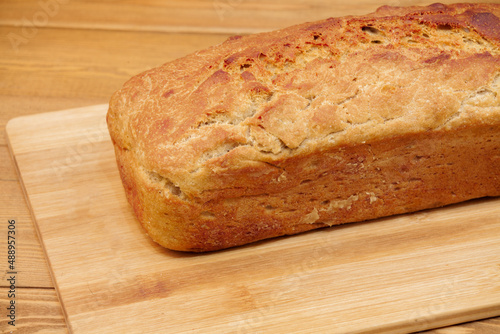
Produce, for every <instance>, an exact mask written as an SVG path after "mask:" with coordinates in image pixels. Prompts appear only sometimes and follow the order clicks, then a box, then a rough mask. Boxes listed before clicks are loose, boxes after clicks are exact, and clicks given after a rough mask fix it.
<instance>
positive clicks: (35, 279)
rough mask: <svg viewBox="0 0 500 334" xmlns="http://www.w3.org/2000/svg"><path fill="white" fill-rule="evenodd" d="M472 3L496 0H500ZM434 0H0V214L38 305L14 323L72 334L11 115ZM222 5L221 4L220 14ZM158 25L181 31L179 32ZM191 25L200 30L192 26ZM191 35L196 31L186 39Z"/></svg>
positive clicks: (482, 329)
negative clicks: (316, 25) (340, 21)
mask: <svg viewBox="0 0 500 334" xmlns="http://www.w3.org/2000/svg"><path fill="white" fill-rule="evenodd" d="M54 2H57V3H59V4H60V6H59V7H58V9H57V10H56V11H55V12H52V13H51V15H50V16H47V15H48V14H47V15H46V14H44V12H45V13H47V12H46V10H44V9H43V8H42V6H43V4H48V3H54ZM442 2H445V3H450V1H442ZM469 2H493V3H494V2H496V0H493V1H469ZM430 3H432V1H427V2H425V1H420V0H417V1H414V0H401V1H395V0H389V1H386V2H383V1H374V0H364V1H351V2H342V1H338V0H333V1H325V0H322V1H319V0H312V1H308V2H304V1H302V0H290V1H286V2H285V1H283V0H278V1H274V2H272V3H270V2H268V1H258V0H252V1H250V0H241V1H240V0H220V1H219V0H213V1H212V0H197V1H184V0H171V1H152V0H148V1H134V0H125V1H124V0H119V1H112V2H111V1H108V2H99V1H82V0H71V1H68V0H41V1H38V0H23V1H17V0H4V1H1V2H0V102H1V103H0V219H1V222H2V224H4V223H5V222H6V221H7V220H8V219H11V218H16V219H17V220H18V224H19V225H18V226H19V229H20V244H19V256H18V261H19V265H20V266H21V267H20V272H19V279H20V283H21V286H22V287H27V289H26V290H23V294H22V295H23V296H24V297H21V298H22V300H19V302H20V303H21V305H24V306H23V308H24V309H29V310H30V313H25V312H21V311H20V313H21V314H22V315H21V319H20V322H19V324H20V326H19V327H18V328H17V329H16V330H15V332H17V333H66V332H67V329H66V328H65V327H64V326H63V324H64V319H63V317H62V312H61V309H60V305H59V303H57V302H56V299H55V296H56V293H55V291H54V290H53V286H54V285H53V283H52V281H51V279H50V275H49V272H48V267H47V264H46V260H45V256H44V254H43V253H42V249H41V246H40V242H39V240H38V238H37V236H36V233H35V230H34V228H33V222H32V218H31V216H30V214H29V210H28V208H27V206H26V204H25V201H24V197H23V194H22V190H21V186H20V184H19V179H18V177H17V176H16V172H15V169H14V166H13V164H12V163H11V161H10V157H9V154H8V149H7V146H6V140H5V138H6V137H5V131H4V129H5V124H6V123H7V121H8V120H9V119H11V118H13V117H16V116H20V115H30V114H36V113H40V112H45V111H51V110H61V109H67V108H73V107H78V106H88V105H94V104H100V103H107V101H108V100H109V96H110V95H111V93H112V92H113V91H114V90H115V89H117V88H118V87H119V86H120V85H121V84H122V83H123V81H125V80H126V79H127V78H128V75H130V74H131V73H132V74H135V73H136V72H138V71H141V70H142V69H146V68H148V67H150V66H154V65H156V64H159V63H162V62H164V61H167V60H169V59H173V58H174V57H176V56H180V55H183V54H187V53H190V52H192V51H194V50H197V49H201V48H204V47H206V46H208V45H211V44H216V43H218V40H220V41H222V40H224V39H225V38H226V37H227V36H228V35H231V34H234V33H238V32H250V31H257V30H259V31H260V30H261V29H262V30H265V29H267V28H269V27H272V28H275V27H276V28H278V27H282V26H286V25H288V24H293V23H297V22H302V21H306V20H313V19H320V18H323V17H326V16H340V15H351V14H362V13H366V12H369V11H372V10H374V9H375V8H376V7H377V6H379V5H382V4H392V5H416V4H430ZM214 5H219V12H218V13H217V11H216V8H215V7H214ZM210 8H213V10H210ZM316 15H318V16H316ZM45 18H47V20H45ZM179 23H180V25H178V24H179ZM266 27H267V28H266ZM30 28H31V29H30ZM155 32H178V33H179V34H178V37H175V36H172V34H170V33H155ZM189 32H191V34H186V33H189ZM193 32H194V33H193ZM210 32H217V33H216V34H213V33H212V34H211V33H210ZM221 32H222V34H220V33H221ZM13 35H17V36H18V37H20V38H21V39H22V40H21V41H20V43H21V44H19V45H18V47H14V46H13V44H12V43H13V42H12V39H11V37H12V36H13ZM174 35H175V34H174ZM184 35H186V36H188V38H183V36H184ZM23 38H24V39H23ZM143 49H144V50H147V51H148V52H143ZM6 240H7V237H6V229H4V228H2V229H1V230H0V249H6ZM6 264H7V263H6V261H1V262H0V272H1V273H2V275H1V277H2V279H3V278H4V277H3V276H4V275H5V274H4V273H5V271H6ZM2 282H3V281H2ZM5 289H6V282H3V283H0V301H1V302H0V305H4V302H8V300H7V298H6V296H7V295H6V291H8V290H5ZM48 289H49V290H48ZM47 292H49V293H51V294H52V296H54V297H53V298H54V299H53V303H51V304H50V306H49V305H48V304H46V303H45V300H46V299H45V297H44V296H45V295H46V293H47ZM45 318H47V319H59V320H57V321H56V322H57V324H52V323H51V324H49V325H43V324H41V323H44V322H43V320H42V319H45ZM498 319H499V318H495V319H491V320H484V321H476V322H473V323H468V324H463V325H456V326H452V327H446V328H444V329H440V330H434V331H429V332H428V333H445V334H455V333H459V334H462V333H475V334H484V333H487V334H491V333H497V332H500V323H499V321H498ZM4 324H5V323H4V322H1V321H0V332H4V330H5V327H4ZM8 329H9V330H10V329H11V328H8Z"/></svg>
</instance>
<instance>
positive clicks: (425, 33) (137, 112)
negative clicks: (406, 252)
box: [107, 4, 500, 251]
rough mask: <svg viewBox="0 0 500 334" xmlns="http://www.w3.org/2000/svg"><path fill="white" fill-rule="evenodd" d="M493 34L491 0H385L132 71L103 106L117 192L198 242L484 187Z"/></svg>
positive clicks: (385, 210) (162, 234)
mask: <svg viewBox="0 0 500 334" xmlns="http://www.w3.org/2000/svg"><path fill="white" fill-rule="evenodd" d="M499 47H500V5H495V4H455V5H442V4H434V5H431V6H428V7H389V6H385V7H381V8H379V9H378V10H377V12H375V13H373V14H370V15H366V16H361V17H342V18H330V19H327V20H323V21H318V22H313V23H304V24H301V25H297V26H293V27H289V28H286V29H282V30H278V31H273V32H269V33H262V34H256V35H249V36H234V37H232V38H229V39H228V40H227V41H225V42H224V43H222V44H220V45H217V46H214V47H211V48H209V49H206V50H203V51H199V52H197V53H195V54H192V55H189V56H187V57H184V58H181V59H178V60H175V61H173V62H170V63H167V64H164V65H163V66H160V67H158V68H154V69H151V70H149V71H146V72H144V73H141V74H139V75H137V76H135V77H133V78H131V79H130V80H129V81H128V82H126V83H125V84H124V86H123V87H122V88H121V89H120V90H119V91H117V92H116V93H115V94H114V95H113V97H112V99H111V101H110V108H109V112H108V115H107V120H108V126H109V130H110V134H111V138H112V140H113V143H114V145H115V151H116V155H117V161H118V166H119V169H120V173H121V177H122V180H123V183H124V186H125V189H126V193H127V197H128V200H129V201H130V203H131V205H132V206H133V207H134V211H135V213H136V215H137V217H138V219H139V221H140V222H141V223H142V225H143V226H144V227H145V229H146V230H147V231H148V233H149V234H150V236H151V237H152V238H153V239H154V240H155V241H157V242H158V243H160V244H162V245H163V246H165V247H168V248H172V249H178V250H189V251H206V250H216V249H221V248H226V247H231V246H236V245H241V244H245V243H248V242H252V241H256V240H260V239H264V238H269V237H274V236H279V235H284V234H294V233H298V232H301V231H305V230H309V229H312V228H317V227H322V226H330V225H335V224H340V223H345V222H351V221H359V220H366V219H372V218H376V217H381V216H385V215H390V214H397V213H404V212H410V211H415V210H420V209H424V208H429V207H435V206H440V205H445V204H450V203H455V202H458V201H463V200H466V199H470V198H474V197H482V196H498V195H499V194H500V184H499V183H500V180H499V178H500V176H499V174H500V168H499V165H500V159H499V146H500V143H499V140H500V139H499V137H500V136H499V128H500V49H499ZM461 178H463V179H461ZM465 188H467V189H465ZM402 196H404V198H401V197H402Z"/></svg>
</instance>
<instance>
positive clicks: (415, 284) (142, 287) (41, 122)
mask: <svg viewBox="0 0 500 334" xmlns="http://www.w3.org/2000/svg"><path fill="white" fill-rule="evenodd" d="M106 110H107V106H106V105H99V106H92V107H87V108H80V109H73V110H66V111H60V112H52V113H44V114H38V115H32V116H24V117H19V118H16V119H13V120H11V121H10V122H9V123H8V125H7V134H8V139H9V145H10V149H11V152H12V154H13V157H14V159H15V162H16V164H17V167H18V170H19V173H20V176H21V178H22V181H23V184H24V190H25V192H26V196H27V199H28V202H29V205H30V207H31V210H32V214H33V217H34V219H35V221H36V224H37V228H38V232H39V236H40V238H41V239H42V244H43V246H44V248H45V252H46V255H47V258H48V261H49V263H50V267H51V271H52V274H53V279H54V281H55V285H56V287H57V290H58V293H59V297H60V299H61V302H62V305H63V308H64V312H65V315H66V318H67V322H68V325H69V328H70V330H71V331H72V332H74V333H188V332H189V333H197V332H198V333H269V332H278V333H294V332H300V333H319V332H322V333H326V332H328V333H370V332H373V333H381V332H383V333H392V332H393V333H404V332H412V331H419V330H424V329H428V328H435V327H439V326H444V325H450V324H455V323H460V322H464V321H471V320H476V319H480V318H485V317H490V316H498V315H500V199H499V198H489V199H480V200H474V201H470V202H466V203H462V204H458V205H454V206H449V207H445V208H440V209H435V210H427V211H423V212H419V213H415V214H408V215H401V216H396V217H390V218H385V219H379V220H377V221H372V222H365V223H356V224H348V225H344V226H338V227H333V228H327V229H321V230H316V231H313V232H309V233H305V234H301V235H297V236H291V237H283V238H278V239H273V240H268V241H263V242H259V243H255V244H252V245H248V246H244V247H239V248H234V249H230V250H225V251H220V252H215V253H208V254H198V255H196V254H185V253H178V252H173V251H168V250H165V249H163V248H161V247H159V246H157V245H155V244H154V243H153V242H151V241H150V239H149V238H148V237H147V235H146V234H145V233H144V231H143V230H142V229H141V227H140V226H139V224H138V223H137V222H136V220H135V218H134V216H133V214H132V211H131V209H130V207H129V205H128V203H127V202H126V199H125V195H124V191H123V188H122V185H121V181H120V178H119V175H118V171H117V168H116V164H115V160H114V153H113V148H112V144H111V142H110V139H109V135H108V132H107V128H106V123H105V113H106Z"/></svg>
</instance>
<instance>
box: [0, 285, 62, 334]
mask: <svg viewBox="0 0 500 334" xmlns="http://www.w3.org/2000/svg"><path fill="white" fill-rule="evenodd" d="M7 291H8V289H6V288H0V305H2V308H3V306H4V305H7V304H8V303H9V302H10V300H9V299H8V298H7ZM16 305H17V307H16V321H15V325H16V326H15V327H12V326H10V325H9V324H8V321H10V319H9V318H7V317H6V316H5V311H3V310H2V317H0V330H1V333H6V334H7V333H16V334H37V333H40V334H42V333H43V334H64V333H67V332H68V330H67V327H66V323H65V321H64V316H63V314H62V310H61V306H60V304H59V300H58V298H57V295H56V292H55V290H54V289H41V288H29V289H26V288H18V289H17V290H16Z"/></svg>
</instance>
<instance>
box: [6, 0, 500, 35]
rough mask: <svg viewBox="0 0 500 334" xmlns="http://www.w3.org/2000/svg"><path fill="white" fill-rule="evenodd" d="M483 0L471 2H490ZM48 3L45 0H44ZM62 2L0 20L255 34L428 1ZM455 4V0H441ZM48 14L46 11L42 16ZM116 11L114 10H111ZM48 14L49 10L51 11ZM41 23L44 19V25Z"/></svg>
mask: <svg viewBox="0 0 500 334" xmlns="http://www.w3.org/2000/svg"><path fill="white" fill-rule="evenodd" d="M495 1H496V0H482V1H474V0H473V1H469V2H486V3H487V2H490V3H495ZM42 2H44V1H42ZM46 2H49V3H60V5H59V6H52V8H50V7H49V8H46V9H45V7H44V6H41V5H40V2H39V1H37V0H28V1H22V2H21V3H19V1H16V0H4V1H2V2H1V3H0V13H1V15H0V24H4V25H5V24H8V25H11V26H16V25H17V26H19V29H18V30H16V33H18V34H20V35H21V36H22V27H23V22H26V23H25V26H27V27H29V22H32V23H33V22H37V21H39V22H41V23H43V26H48V27H64V28H90V29H103V30H132V31H139V30H142V31H145V30H146V31H160V32H196V33H207V32H208V33H254V32H260V31H268V30H273V29H279V28H284V27H286V26H290V25H293V24H298V23H301V22H306V21H315V20H320V19H325V18H328V17H336V16H344V15H362V14H367V13H370V12H373V11H375V10H376V9H377V8H378V7H380V6H382V5H393V6H409V5H429V4H431V3H433V2H435V1H428V0H427V1H426V0H389V1H383V0H366V1H363V2H360V1H343V0H312V1H299V0H295V1H284V0H280V1H264V0H196V1H185V0H170V1H161V0H148V1H137V0H136V1H126V2H125V1H123V2H122V3H120V5H119V6H117V5H116V3H115V2H110V1H107V2H98V1H84V0H71V1H68V0H64V1H63V0H52V1H50V0H48V1H46ZM440 2H442V3H453V2H456V1H453V0H442V1H440ZM44 13H47V14H45V15H44ZM111 13H112V14H113V15H110V14H111ZM49 14H50V15H49ZM40 25H42V24H40Z"/></svg>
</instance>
